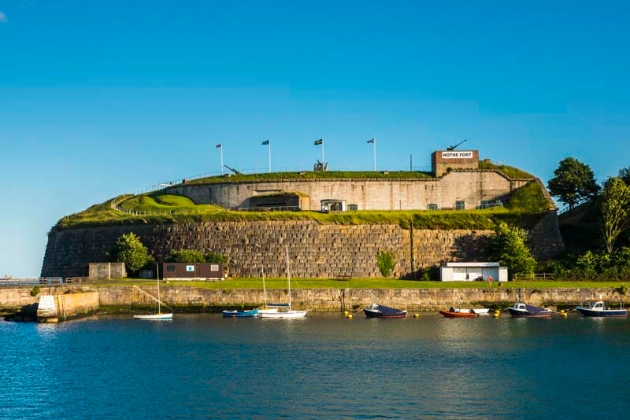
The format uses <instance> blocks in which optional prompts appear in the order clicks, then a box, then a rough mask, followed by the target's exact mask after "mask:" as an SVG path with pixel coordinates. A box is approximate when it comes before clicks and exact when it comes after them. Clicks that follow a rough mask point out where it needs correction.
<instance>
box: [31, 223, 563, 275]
mask: <svg viewBox="0 0 630 420" xmlns="http://www.w3.org/2000/svg"><path fill="white" fill-rule="evenodd" d="M129 232H133V233H135V234H136V235H138V236H139V237H140V240H141V241H142V243H143V244H144V245H145V246H147V248H148V249H149V253H150V254H151V255H153V256H154V257H155V258H156V260H157V261H163V259H164V257H165V256H166V255H167V254H168V253H169V252H170V251H171V250H180V249H195V250H199V251H202V252H204V253H207V252H216V253H219V254H221V255H224V256H226V257H227V258H228V269H229V274H230V276H233V277H259V276H260V273H261V270H262V268H263V266H264V270H265V273H266V275H268V276H270V277H283V276H285V274H286V259H285V248H288V250H289V256H290V264H291V276H292V277H296V278H336V277H340V276H343V277H354V278H378V277H381V274H380V272H379V271H378V267H377V265H376V259H377V255H378V253H379V252H380V251H387V252H391V253H392V254H393V255H394V259H395V267H394V269H393V272H392V276H393V277H399V278H417V276H418V274H419V272H420V271H421V270H422V269H425V268H427V267H433V266H440V265H441V264H442V263H444V262H446V261H481V260H482V259H483V257H482V250H483V247H484V244H485V242H486V240H487V237H488V236H489V235H490V234H491V233H492V231H490V230H466V229H458V230H457V229H453V230H431V229H413V230H411V229H404V228H402V227H400V226H399V225H396V224H365V225H338V224H319V223H318V222H316V221H314V220H294V221H248V222H245V221H241V222H193V223H175V224H146V225H129V226H99V227H83V228H71V229H53V230H52V231H51V232H50V234H49V236H48V244H47V246H46V252H45V255H44V262H43V266H42V276H43V277H52V276H57V277H87V276H88V274H89V264H90V263H100V262H107V261H108V259H107V252H109V251H111V249H112V248H113V247H114V245H115V243H116V240H117V239H118V238H119V237H120V236H121V235H123V234H127V233H129ZM529 243H530V248H531V249H532V253H533V254H534V256H536V257H537V258H539V259H548V258H552V257H554V256H555V255H557V254H558V253H560V252H562V251H563V250H564V243H563V241H562V237H561V236H560V231H559V229H558V223H557V215H556V212H555V211H550V212H548V213H546V214H545V215H543V216H542V217H541V218H540V220H539V221H538V223H537V224H536V225H535V226H534V227H533V228H532V229H531V230H530V233H529Z"/></svg>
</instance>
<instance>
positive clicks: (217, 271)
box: [161, 263, 225, 280]
mask: <svg viewBox="0 0 630 420" xmlns="http://www.w3.org/2000/svg"><path fill="white" fill-rule="evenodd" d="M161 274H162V278H163V279H164V280H223V279H224V278H225V275H224V269H223V264H212V263H163V264H162V273H161Z"/></svg>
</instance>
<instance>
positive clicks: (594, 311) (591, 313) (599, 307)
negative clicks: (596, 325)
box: [575, 300, 628, 317]
mask: <svg viewBox="0 0 630 420" xmlns="http://www.w3.org/2000/svg"><path fill="white" fill-rule="evenodd" d="M575 310H576V311H578V312H579V313H581V314H582V315H584V316H588V317H623V316H628V310H627V309H625V308H619V309H607V308H606V305H605V304H604V301H603V300H598V301H597V302H594V303H593V304H592V305H589V306H588V307H586V308H585V307H582V306H578V307H577V308H575Z"/></svg>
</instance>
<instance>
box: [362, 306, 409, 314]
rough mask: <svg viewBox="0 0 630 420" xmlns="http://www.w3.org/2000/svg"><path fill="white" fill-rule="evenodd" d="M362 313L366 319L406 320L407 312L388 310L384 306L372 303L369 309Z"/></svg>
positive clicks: (388, 308)
mask: <svg viewBox="0 0 630 420" xmlns="http://www.w3.org/2000/svg"><path fill="white" fill-rule="evenodd" d="M363 312H364V313H365V316H366V317H367V318H406V317H407V311H406V310H401V309H396V308H390V307H389V306H385V305H377V304H376V303H373V304H371V305H370V307H369V308H364V309H363Z"/></svg>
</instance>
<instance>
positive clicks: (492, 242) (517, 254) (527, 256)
mask: <svg viewBox="0 0 630 420" xmlns="http://www.w3.org/2000/svg"><path fill="white" fill-rule="evenodd" d="M526 240H527V232H526V231H525V230H523V229H520V228H517V227H514V228H510V227H509V226H508V225H507V224H505V223H501V224H499V226H497V228H496V230H495V232H494V233H493V234H492V235H491V236H490V237H489V238H488V243H487V245H486V257H487V258H488V259H490V260H493V261H498V262H499V263H501V264H502V265H504V266H505V267H507V268H508V271H509V273H510V276H513V275H514V274H532V273H533V272H534V269H535V268H536V259H534V257H533V256H532V254H531V252H530V250H529V248H527V245H526Z"/></svg>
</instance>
